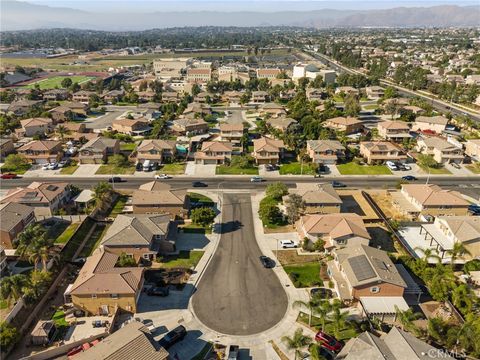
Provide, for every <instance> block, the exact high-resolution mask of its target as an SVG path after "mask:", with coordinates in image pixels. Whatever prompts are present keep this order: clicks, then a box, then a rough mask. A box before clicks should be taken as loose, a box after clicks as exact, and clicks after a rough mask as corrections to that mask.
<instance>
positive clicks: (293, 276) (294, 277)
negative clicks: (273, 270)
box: [288, 272, 300, 287]
mask: <svg viewBox="0 0 480 360" xmlns="http://www.w3.org/2000/svg"><path fill="white" fill-rule="evenodd" d="M299 276H300V275H298V274H297V273H294V272H291V273H290V274H288V277H289V278H290V280H292V283H293V286H295V287H300V281H298V278H299Z"/></svg>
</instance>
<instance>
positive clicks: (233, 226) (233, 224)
mask: <svg viewBox="0 0 480 360" xmlns="http://www.w3.org/2000/svg"><path fill="white" fill-rule="evenodd" d="M242 226H243V225H242V223H241V222H240V221H238V220H233V221H228V222H226V223H221V224H220V226H219V233H220V234H226V233H230V232H234V231H237V230H239V229H240V228H241V227H242Z"/></svg>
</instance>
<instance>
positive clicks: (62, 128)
mask: <svg viewBox="0 0 480 360" xmlns="http://www.w3.org/2000/svg"><path fill="white" fill-rule="evenodd" d="M56 131H57V134H58V135H60V139H62V141H63V139H64V137H65V135H66V134H67V133H68V130H67V128H66V127H65V126H63V125H58V126H57V130H56Z"/></svg>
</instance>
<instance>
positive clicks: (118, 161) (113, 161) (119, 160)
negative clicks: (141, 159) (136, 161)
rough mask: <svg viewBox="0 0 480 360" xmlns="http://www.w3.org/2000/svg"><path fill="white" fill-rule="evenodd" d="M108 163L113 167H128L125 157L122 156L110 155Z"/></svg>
mask: <svg viewBox="0 0 480 360" xmlns="http://www.w3.org/2000/svg"><path fill="white" fill-rule="evenodd" d="M108 163H109V164H110V165H113V166H115V167H119V168H123V167H128V165H129V162H128V160H127V158H126V157H125V156H123V155H122V154H116V155H112V156H110V157H109V158H108Z"/></svg>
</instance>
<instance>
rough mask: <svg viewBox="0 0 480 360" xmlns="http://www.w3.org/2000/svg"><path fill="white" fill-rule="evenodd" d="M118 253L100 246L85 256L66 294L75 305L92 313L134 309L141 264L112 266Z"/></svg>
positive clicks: (137, 297)
mask: <svg viewBox="0 0 480 360" xmlns="http://www.w3.org/2000/svg"><path fill="white" fill-rule="evenodd" d="M118 258H119V255H117V254H114V253H112V252H110V251H108V250H106V249H104V248H103V247H101V248H98V249H96V250H95V251H94V253H93V254H92V255H91V256H90V257H88V258H87V261H86V262H85V265H83V267H82V269H81V270H80V273H79V274H78V276H77V279H76V280H75V282H74V283H73V285H72V286H71V287H70V289H69V292H68V295H69V296H71V298H72V303H73V305H74V306H75V307H77V308H79V309H82V310H84V311H85V312H87V313H88V314H93V315H113V314H115V312H116V311H117V309H118V310H123V311H127V312H130V313H133V314H134V313H136V312H137V302H138V299H139V297H140V294H141V292H142V289H143V282H144V279H143V272H144V268H143V267H115V264H116V263H117V261H118Z"/></svg>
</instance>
